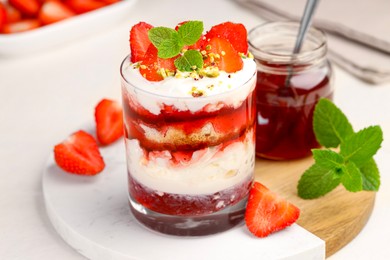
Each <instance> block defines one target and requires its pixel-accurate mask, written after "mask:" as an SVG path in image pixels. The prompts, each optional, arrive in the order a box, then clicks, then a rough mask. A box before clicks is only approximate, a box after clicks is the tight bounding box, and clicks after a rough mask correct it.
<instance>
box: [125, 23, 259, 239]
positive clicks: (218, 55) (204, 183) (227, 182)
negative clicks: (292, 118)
mask: <svg viewBox="0 0 390 260" xmlns="http://www.w3.org/2000/svg"><path fill="white" fill-rule="evenodd" d="M130 50H131V53H130V55H129V56H128V57H126V58H125V59H124V61H123V62H122V65H121V68H120V72H121V76H122V97H123V107H124V131H125V145H126V159H127V170H128V184H129V203H130V208H131V211H132V213H133V215H134V217H135V218H136V219H137V220H138V221H139V222H141V223H142V224H143V225H145V226H146V227H148V228H150V229H152V230H156V231H159V232H161V233H166V234H173V235H181V236H199V235H207V234H213V233H218V232H221V231H224V230H227V229H229V228H232V227H233V226H235V225H237V224H239V223H240V222H241V221H242V220H243V218H244V213H245V206H246V201H247V197H248V193H249V190H250V187H251V185H252V181H253V174H254V163H255V106H256V104H255V99H254V98H255V95H254V89H255V85H256V64H255V62H254V60H253V58H252V57H251V55H250V54H249V53H248V44H247V31H246V29H245V27H244V26H243V25H242V24H238V23H232V22H225V23H222V24H218V25H215V26H213V27H212V28H211V29H210V30H209V31H208V32H204V28H203V23H202V22H201V21H186V22H182V23H180V24H178V25H177V26H176V27H175V28H174V29H173V28H167V27H153V26H151V25H149V24H147V23H145V22H140V23H138V24H136V25H134V26H133V27H132V28H131V31H130Z"/></svg>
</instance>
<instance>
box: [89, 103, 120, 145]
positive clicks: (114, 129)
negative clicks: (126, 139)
mask: <svg viewBox="0 0 390 260" xmlns="http://www.w3.org/2000/svg"><path fill="white" fill-rule="evenodd" d="M122 111H123V110H122V106H121V104H119V102H117V101H114V100H109V99H103V100H101V101H100V102H99V104H98V105H97V106H96V108H95V121H96V135H97V139H98V141H99V142H100V143H101V144H103V145H107V144H110V143H113V142H114V141H116V140H117V139H119V138H120V137H121V136H122V135H123V112H122Z"/></svg>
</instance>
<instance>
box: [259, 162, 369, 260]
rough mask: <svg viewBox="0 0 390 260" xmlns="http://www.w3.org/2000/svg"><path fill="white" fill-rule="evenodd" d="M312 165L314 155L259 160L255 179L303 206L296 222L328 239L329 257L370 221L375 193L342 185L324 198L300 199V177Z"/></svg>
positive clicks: (327, 249) (327, 253)
mask: <svg viewBox="0 0 390 260" xmlns="http://www.w3.org/2000/svg"><path fill="white" fill-rule="evenodd" d="M312 164H313V159H312V157H308V158H305V159H300V160H292V161H269V160H261V159H257V161H256V168H255V179H256V180H257V181H259V182H261V183H262V184H264V185H265V186H267V187H268V188H269V189H270V190H272V191H275V192H276V193H278V194H279V195H281V196H283V197H284V198H286V199H287V200H288V201H290V202H292V203H293V204H295V205H296V206H298V207H299V208H300V210H301V215H300V217H299V219H298V221H297V223H298V224H299V225H300V226H302V227H303V228H305V229H306V230H308V231H310V232H311V233H313V234H315V235H316V236H318V237H320V238H321V239H323V240H324V241H325V242H326V256H327V257H329V256H331V255H332V254H334V253H335V252H337V251H338V250H339V249H341V248H342V247H343V246H345V245H346V244H348V243H349V242H350V241H351V240H352V239H353V238H354V237H355V236H357V235H358V234H359V232H360V231H361V230H362V228H363V227H364V225H365V224H366V223H367V221H368V219H369V217H370V215H371V212H372V209H373V207H374V202H375V192H365V191H362V192H357V193H352V192H348V191H346V190H345V189H344V187H343V186H342V185H340V186H339V187H337V188H336V189H335V190H333V191H332V192H330V193H328V194H326V195H325V196H323V197H321V198H318V199H313V200H304V199H301V198H300V197H298V195H297V184H298V180H299V178H300V177H301V175H302V174H303V172H304V171H305V170H306V169H307V168H309V166H310V165H312Z"/></svg>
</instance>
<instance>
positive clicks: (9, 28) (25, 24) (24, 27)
mask: <svg viewBox="0 0 390 260" xmlns="http://www.w3.org/2000/svg"><path fill="white" fill-rule="evenodd" d="M40 25H41V23H40V22H39V21H38V19H24V20H21V21H19V22H15V23H8V24H6V25H4V27H3V31H2V32H3V33H19V32H25V31H29V30H32V29H35V28H38V27H39V26H40Z"/></svg>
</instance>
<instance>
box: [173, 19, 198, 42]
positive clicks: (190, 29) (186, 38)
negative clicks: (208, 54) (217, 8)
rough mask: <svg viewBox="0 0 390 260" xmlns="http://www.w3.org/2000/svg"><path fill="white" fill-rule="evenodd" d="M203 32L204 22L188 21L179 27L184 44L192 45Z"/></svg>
mask: <svg viewBox="0 0 390 260" xmlns="http://www.w3.org/2000/svg"><path fill="white" fill-rule="evenodd" d="M202 32H203V22H201V21H188V22H186V23H184V24H183V25H181V26H180V27H179V30H178V33H179V37H180V38H181V39H182V41H183V44H184V45H192V44H194V43H196V42H197V41H198V40H199V38H200V36H201V35H202Z"/></svg>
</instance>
